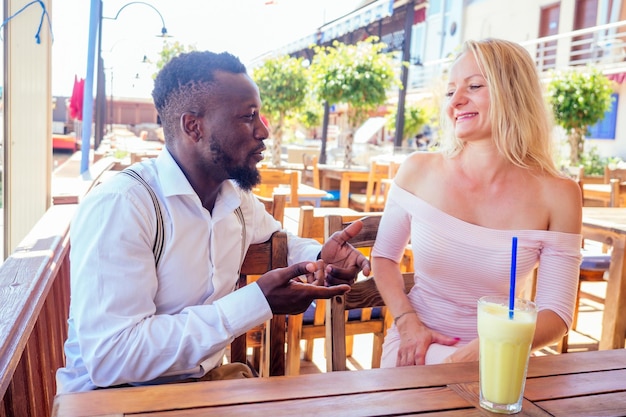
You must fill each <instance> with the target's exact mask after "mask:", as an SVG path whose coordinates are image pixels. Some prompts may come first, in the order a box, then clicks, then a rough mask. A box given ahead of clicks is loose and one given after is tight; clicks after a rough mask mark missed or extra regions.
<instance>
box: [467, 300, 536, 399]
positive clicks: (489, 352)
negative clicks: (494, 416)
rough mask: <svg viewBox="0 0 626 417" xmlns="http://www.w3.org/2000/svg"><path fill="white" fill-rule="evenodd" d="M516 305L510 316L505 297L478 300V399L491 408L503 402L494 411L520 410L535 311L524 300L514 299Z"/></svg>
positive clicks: (533, 328)
mask: <svg viewBox="0 0 626 417" xmlns="http://www.w3.org/2000/svg"><path fill="white" fill-rule="evenodd" d="M515 308H516V310H515V311H514V314H513V318H512V319H511V318H510V317H509V308H508V298H507V297H500V299H497V298H495V297H483V298H482V299H481V300H480V301H479V302H478V335H479V342H480V360H479V362H480V390H481V401H482V400H486V401H485V402H486V403H487V404H488V407H487V408H490V409H491V407H494V408H496V409H497V408H498V405H502V409H497V410H494V411H500V412H518V411H520V410H521V399H522V392H523V388H524V383H525V381H526V368H527V364H528V357H529V356H530V347H531V344H532V340H533V336H534V334H535V324H536V321H537V311H536V307H535V305H534V303H532V302H530V301H525V300H516V303H515ZM494 405H495V406H494ZM517 408H519V409H517Z"/></svg>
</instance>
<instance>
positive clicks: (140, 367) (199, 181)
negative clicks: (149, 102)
mask: <svg viewBox="0 0 626 417" xmlns="http://www.w3.org/2000/svg"><path fill="white" fill-rule="evenodd" d="M152 95H153V98H154V102H155V105H156V108H157V111H158V113H159V116H160V118H161V122H162V124H163V129H164V136H165V149H164V150H163V151H162V152H161V154H160V155H159V156H158V158H156V159H151V160H148V161H144V162H142V163H140V164H136V165H134V166H133V167H132V169H133V170H134V171H135V172H136V173H137V174H139V176H140V177H141V178H142V179H143V180H145V181H146V183H147V184H148V185H149V189H151V190H153V191H154V193H155V195H156V200H157V202H158V206H157V207H155V206H156V204H155V203H153V201H152V199H151V198H150V194H149V192H148V191H147V189H146V187H145V186H144V185H143V184H142V183H141V182H140V181H139V180H137V179H136V178H132V177H131V176H128V175H121V174H118V175H116V176H115V177H114V178H111V179H110V180H109V181H107V182H105V183H103V184H101V185H99V186H98V187H96V188H95V189H94V190H93V191H92V192H90V193H89V195H88V196H87V197H86V198H85V199H84V200H83V201H82V202H81V204H80V206H79V208H78V211H77V213H76V216H75V218H74V220H73V222H72V226H71V232H70V236H71V241H72V248H71V253H70V259H71V293H72V298H71V306H70V317H69V321H68V323H69V336H68V340H67V341H66V343H65V354H66V362H67V363H66V366H65V367H64V368H61V369H59V371H58V372H57V385H58V391H59V392H60V393H61V392H72V391H85V390H90V389H95V388H98V387H109V386H115V385H121V384H142V383H162V382H171V381H177V380H184V379H190V378H202V377H203V376H205V374H207V372H209V371H211V370H212V369H214V368H216V367H218V366H219V365H220V364H221V363H222V358H223V354H224V349H225V348H226V347H227V346H228V345H229V344H230V343H231V342H232V340H233V339H234V338H235V337H236V336H239V335H241V334H243V333H245V332H246V331H247V330H249V329H251V328H253V327H254V326H257V325H259V324H261V323H263V322H265V321H266V320H268V319H269V318H271V316H272V314H273V313H274V314H295V313H300V312H302V311H304V310H305V309H306V308H307V307H308V305H309V304H310V303H311V301H312V300H314V299H316V298H330V297H332V296H334V295H337V294H342V293H344V292H346V291H347V290H349V288H350V287H349V285H347V284H350V283H352V282H353V281H354V279H355V277H356V275H357V273H358V272H359V271H360V270H363V273H364V274H366V275H369V273H370V265H369V262H368V261H367V259H366V258H365V257H364V256H363V255H362V254H360V253H359V252H358V251H356V250H355V249H354V248H353V247H352V246H351V245H349V244H347V243H346V242H347V240H348V239H349V238H350V237H352V236H354V235H356V234H357V233H358V232H359V231H360V229H361V227H362V224H361V223H360V222H356V223H355V224H354V225H352V226H351V227H349V228H347V229H345V230H344V231H343V232H341V233H337V234H335V235H334V236H333V237H332V238H331V239H329V241H328V242H327V243H326V244H325V245H324V246H323V247H322V246H320V245H319V243H317V242H315V241H313V240H309V239H301V238H298V237H295V236H292V235H290V236H289V238H288V247H289V264H290V266H289V267H287V268H282V269H277V270H274V271H270V272H268V273H266V274H265V275H263V276H261V277H260V278H259V279H258V281H256V282H255V283H253V284H251V285H248V286H246V287H244V288H242V289H239V290H237V291H233V290H234V286H235V283H236V280H237V278H238V273H239V267H240V265H241V262H242V261H243V255H244V254H245V252H246V250H247V248H248V246H249V245H250V244H252V243H259V242H264V241H266V240H267V239H268V238H269V237H270V236H271V235H272V233H274V232H275V231H277V230H279V229H280V223H278V222H277V221H276V220H275V219H273V217H272V216H271V215H269V214H268V213H267V212H266V211H265V209H264V206H263V205H262V204H261V203H260V202H259V201H257V199H256V198H255V197H254V195H253V194H252V193H251V192H250V190H251V189H252V187H253V186H254V185H256V184H257V183H258V182H259V180H260V175H259V172H258V171H257V168H256V164H257V163H258V162H259V161H261V159H263V154H262V153H263V151H264V150H265V145H264V144H263V140H264V139H266V138H267V136H268V134H269V133H268V129H267V127H266V125H265V124H264V123H263V122H262V120H261V118H260V116H259V111H260V109H261V100H260V97H259V91H258V88H257V86H256V85H255V83H254V82H253V81H252V79H251V78H250V77H249V76H248V75H247V74H246V69H245V67H244V66H243V65H242V64H241V62H240V61H239V60H238V59H237V58H236V57H234V56H232V55H230V54H228V53H221V54H215V53H211V52H191V53H188V54H183V55H180V56H179V57H176V58H174V59H172V60H171V61H170V62H169V63H168V64H167V65H166V66H165V67H164V68H163V69H162V70H161V72H160V73H159V75H158V76H157V78H156V80H155V87H154V91H153V93H152ZM159 210H160V211H161V213H162V218H163V229H164V238H163V241H162V242H160V243H162V244H163V249H162V253H161V255H160V256H159V255H158V254H157V252H155V251H153V247H154V246H158V244H159V239H158V234H157V232H156V230H157V228H158V219H159V216H158V215H157V213H158V212H159ZM155 236H157V237H155ZM318 258H321V260H323V263H325V264H326V268H325V269H324V270H319V266H318V265H319V263H320V262H316V259H318ZM157 259H158V263H157ZM301 261H304V262H301ZM320 273H322V274H326V278H325V282H326V283H327V284H329V285H330V286H328V287H326V286H323V285H321V286H320V285H315V283H318V282H320V281H322V282H323V280H322V279H320V277H319V275H320ZM313 274H315V275H316V278H315V283H313V280H314V278H313V277H312V275H313ZM301 275H307V276H308V278H309V279H308V282H307V283H303V282H300V281H296V280H293V278H296V277H299V276H301Z"/></svg>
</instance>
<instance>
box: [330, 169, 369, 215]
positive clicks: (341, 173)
mask: <svg viewBox="0 0 626 417" xmlns="http://www.w3.org/2000/svg"><path fill="white" fill-rule="evenodd" d="M319 171H320V177H321V183H322V189H324V190H330V189H331V180H338V181H339V193H340V200H339V207H348V203H349V199H350V186H351V184H352V183H362V184H364V185H367V180H368V178H369V168H365V167H361V168H356V167H355V168H350V169H348V168H341V167H336V166H331V165H321V164H320V165H319Z"/></svg>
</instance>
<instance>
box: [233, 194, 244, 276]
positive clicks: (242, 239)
mask: <svg viewBox="0 0 626 417" xmlns="http://www.w3.org/2000/svg"><path fill="white" fill-rule="evenodd" d="M235 215H236V216H237V220H239V223H240V224H241V262H239V272H240V273H241V265H243V259H244V257H245V255H246V222H245V221H244V218H243V212H242V211H241V206H239V207H237V209H236V210H235Z"/></svg>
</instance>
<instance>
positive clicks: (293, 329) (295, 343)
mask: <svg viewBox="0 0 626 417" xmlns="http://www.w3.org/2000/svg"><path fill="white" fill-rule="evenodd" d="M302 318H303V315H302V314H293V315H290V316H289V319H288V321H287V363H286V365H285V366H286V369H285V375H300V353H301V349H300V339H301V338H302Z"/></svg>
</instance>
